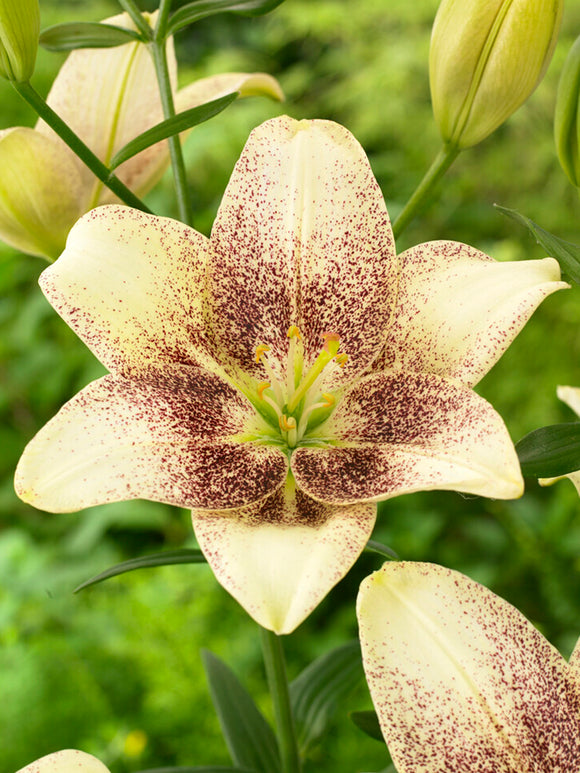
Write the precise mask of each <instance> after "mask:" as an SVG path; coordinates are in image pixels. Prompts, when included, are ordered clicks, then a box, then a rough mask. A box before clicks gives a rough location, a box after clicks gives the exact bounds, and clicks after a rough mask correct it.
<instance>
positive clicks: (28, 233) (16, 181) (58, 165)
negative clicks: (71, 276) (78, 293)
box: [0, 127, 81, 260]
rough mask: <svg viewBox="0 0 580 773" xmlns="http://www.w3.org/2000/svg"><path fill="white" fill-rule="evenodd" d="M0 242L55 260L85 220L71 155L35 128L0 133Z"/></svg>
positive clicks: (76, 171) (78, 180) (77, 174)
mask: <svg viewBox="0 0 580 773" xmlns="http://www.w3.org/2000/svg"><path fill="white" fill-rule="evenodd" d="M0 170H1V173H0V239H2V241H4V242H6V243H7V244H10V246H12V247H15V248H16V249H17V250H22V252H27V253H29V254H30V255H39V256H41V257H44V258H48V259H49V260H54V259H55V258H57V257H58V256H59V254H60V253H61V252H62V250H63V248H64V245H65V242H66V237H67V234H68V232H69V230H70V229H71V228H72V226H73V225H74V223H75V221H76V220H77V219H78V217H79V216H80V215H81V210H80V208H79V201H80V199H81V179H80V175H79V173H78V170H77V166H76V164H75V162H74V161H73V160H72V158H71V153H70V152H69V151H68V150H66V149H64V148H63V146H62V145H61V144H60V143H58V142H55V141H54V140H53V139H51V138H49V137H44V136H43V135H42V134H39V133H38V132H36V131H34V130H33V129H28V128H23V127H15V128H13V129H7V130H5V131H2V132H0Z"/></svg>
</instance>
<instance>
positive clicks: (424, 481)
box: [292, 371, 523, 504]
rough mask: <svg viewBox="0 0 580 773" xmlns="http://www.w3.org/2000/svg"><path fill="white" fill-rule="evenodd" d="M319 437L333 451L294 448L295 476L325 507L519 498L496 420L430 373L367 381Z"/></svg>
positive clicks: (460, 389)
mask: <svg viewBox="0 0 580 773" xmlns="http://www.w3.org/2000/svg"><path fill="white" fill-rule="evenodd" d="M319 434H320V435H321V436H325V435H327V436H328V437H330V438H333V439H334V442H335V444H336V445H334V446H333V447H330V448H328V449H319V448H306V447H304V448H298V449H297V450H296V451H295V452H294V454H293V455H292V471H293V473H294V475H295V477H296V481H297V482H298V485H299V486H300V488H302V489H303V490H304V491H306V492H307V493H308V494H309V495H310V496H312V497H314V498H315V499H319V500H321V501H323V502H329V503H336V504H346V503H347V502H355V501H368V500H375V501H378V500H382V499H388V498H389V497H393V496H399V495H400V494H407V493H410V492H411V491H419V490H429V489H452V490H454V491H462V492H466V493H470V494H480V495H482V496H487V497H496V498H499V499H511V498H514V497H518V496H521V494H522V493H523V480H522V476H521V472H520V467H519V463H518V459H517V456H516V453H515V450H514V447H513V443H512V441H511V440H510V437H509V435H508V432H507V429H506V427H505V425H504V423H503V421H502V419H501V417H500V416H499V415H498V414H497V413H496V411H495V410H494V409H493V408H492V406H491V405H490V404H489V403H488V402H486V401H485V400H484V399H483V398H481V397H479V396H478V395H476V394H475V392H473V391H472V390H470V389H467V388H466V387H464V386H463V385H461V384H458V383H457V382H454V381H452V380H450V379H444V378H441V377H439V376H435V375H433V374H430V373H405V372H402V371H401V372H385V373H380V374H375V375H372V376H367V377H365V378H364V379H362V380H361V381H359V382H358V384H357V385H356V386H355V387H354V388H353V389H351V390H350V391H349V392H347V393H346V395H345V397H344V398H343V400H342V402H341V403H340V404H339V405H338V406H337V408H336V410H335V412H334V413H333V414H332V416H331V417H330V419H329V421H328V422H327V424H326V425H324V426H323V427H321V428H320V430H319Z"/></svg>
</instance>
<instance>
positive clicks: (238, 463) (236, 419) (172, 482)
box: [15, 368, 288, 512]
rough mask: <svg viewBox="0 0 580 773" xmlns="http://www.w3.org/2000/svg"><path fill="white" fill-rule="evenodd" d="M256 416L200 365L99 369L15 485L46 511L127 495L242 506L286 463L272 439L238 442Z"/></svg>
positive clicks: (27, 458)
mask: <svg viewBox="0 0 580 773" xmlns="http://www.w3.org/2000/svg"><path fill="white" fill-rule="evenodd" d="M253 417H254V411H253V408H252V407H251V406H250V404H249V403H248V402H247V401H246V400H245V398H244V397H242V395H241V394H240V393H239V392H237V391H236V390H234V389H233V388H232V387H230V386H228V384H226V383H225V382H223V381H222V380H221V379H220V378H219V377H218V376H216V375H215V374H212V373H208V372H207V371H203V370H200V369H195V368H189V369H183V370H181V371H175V370H174V371H171V370H169V369H168V370H167V371H166V372H165V373H164V374H163V375H160V374H158V375H156V376H154V377H151V378H148V379H147V380H141V381H138V380H127V379H121V378H115V377H112V376H105V377H104V378H102V379H100V380H98V381H94V382H93V383H92V384H89V385H88V386H87V387H85V388H84V389H83V390H82V391H81V392H79V394H78V395H76V397H74V398H73V399H72V400H70V401H69V402H68V403H67V404H66V405H65V406H64V407H63V408H62V409H61V410H60V411H59V413H58V414H57V415H56V416H55V417H54V418H53V419H52V420H51V421H50V422H49V423H48V424H46V425H45V427H44V428H43V429H42V430H41V431H40V432H39V433H38V434H37V435H36V437H35V438H34V439H33V440H32V441H31V442H30V443H29V444H28V446H27V447H26V449H25V451H24V453H23V455H22V458H21V459H20V462H19V464H18V467H17V470H16V476H15V487H16V492H17V494H18V496H19V497H20V498H21V499H23V500H25V501H26V502H28V503H29V504H31V505H34V506H35V507H38V508H39V509H42V510H48V511H50V512H70V511H72V510H80V509H82V508H84V507H92V506H93V505H98V504H106V503H107V502H121V501H125V500H128V499H150V500H153V501H155V502H166V503H168V504H174V505H178V506H180V507H190V508H191V507H201V508H227V507H242V506H244V505H246V504H248V503H250V502H254V501H256V500H258V499H261V498H262V497H264V496H266V495H267V494H268V493H270V492H271V491H272V490H273V489H274V488H276V487H277V486H279V485H281V483H282V482H283V481H284V479H285V477H286V473H287V466H288V465H287V461H286V457H285V456H284V454H282V452H281V451H279V450H278V449H275V448H271V447H270V448H266V447H264V446H253V445H252V444H250V443H239V442H237V440H236V438H237V436H239V435H240V433H243V432H244V430H245V429H246V427H247V425H248V423H251V422H252V420H253Z"/></svg>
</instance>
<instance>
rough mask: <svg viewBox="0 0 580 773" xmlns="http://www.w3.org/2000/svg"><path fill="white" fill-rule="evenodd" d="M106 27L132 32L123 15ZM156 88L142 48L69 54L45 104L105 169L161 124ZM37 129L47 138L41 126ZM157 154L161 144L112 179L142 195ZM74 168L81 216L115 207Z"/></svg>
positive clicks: (99, 185) (85, 171) (84, 170)
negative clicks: (103, 206) (96, 208)
mask: <svg viewBox="0 0 580 773" xmlns="http://www.w3.org/2000/svg"><path fill="white" fill-rule="evenodd" d="M106 22H107V23H108V24H116V25H118V26H124V27H128V28H131V29H134V25H133V23H132V22H131V20H130V19H129V16H128V15H127V14H121V15H119V16H114V17H112V18H110V19H106ZM168 45H169V49H168V59H169V65H170V71H171V80H172V83H173V84H175V83H176V62H175V54H174V53H173V44H172V43H171V42H170V43H169V44H168ZM156 84H157V81H156V77H155V68H154V66H153V60H152V57H151V54H150V53H149V51H148V49H147V46H145V45H144V44H143V43H139V42H136V43H127V44H126V45H123V46H117V47H115V48H101V49H97V48H93V49H80V50H78V51H73V52H72V53H71V54H70V55H69V56H68V58H67V60H66V61H65V63H64V64H63V66H62V67H61V69H60V72H59V74H58V76H57V78H56V80H55V81H54V84H53V86H52V89H51V90H50V93H49V95H48V97H47V101H48V103H49V105H50V106H51V107H52V108H53V110H55V111H56V112H57V113H58V114H59V115H60V116H61V118H63V119H64V120H65V121H66V123H68V124H69V126H70V127H71V128H72V129H73V130H74V131H75V132H76V133H77V134H78V135H79V136H80V137H81V139H83V140H84V142H86V144H87V145H88V146H89V147H90V148H91V150H92V151H93V152H94V153H95V154H96V155H97V156H98V157H99V158H100V159H101V161H103V162H104V163H105V164H108V162H109V161H110V160H111V158H112V157H113V156H114V155H115V153H116V152H117V151H118V150H120V149H121V148H122V147H123V145H125V144H126V143H127V142H129V140H132V139H134V138H135V137H136V136H137V135H139V134H141V133H142V132H144V131H146V130H147V129H149V128H151V126H154V125H155V124H156V123H159V122H160V121H162V120H163V109H162V107H161V100H160V97H159V90H158V87H157V85H156ZM37 128H38V129H39V131H43V132H45V133H49V134H52V130H51V129H49V128H48V127H47V126H46V124H44V123H43V122H42V121H40V122H39V124H38V127H37ZM159 154H162V155H165V156H166V154H167V150H166V143H162V144H158V145H156V146H153V147H152V148H148V149H147V150H145V151H143V152H142V153H140V154H139V155H138V156H135V157H134V158H133V159H130V160H129V161H127V162H126V163H125V164H123V165H122V166H121V167H119V169H118V170H117V174H118V175H119V177H120V178H121V179H122V180H123V182H124V183H126V184H127V185H128V186H129V188H131V190H134V191H135V192H136V193H137V194H143V193H144V192H145V190H148V189H149V188H150V187H152V185H153V183H154V182H155V181H156V180H153V181H151V179H150V178H151V173H150V171H149V167H153V168H155V170H156V169H157V164H158V159H157V157H158V155H159ZM79 168H80V169H81V174H82V175H83V183H84V187H85V191H86V193H87V198H86V200H85V202H84V207H83V210H84V211H86V210H87V209H90V208H91V207H94V206H96V205H97V204H103V203H110V202H113V201H115V198H114V196H113V194H111V193H110V191H109V190H108V189H106V188H104V186H103V185H102V183H100V182H99V181H98V180H96V178H95V177H94V176H93V175H92V173H91V172H90V171H89V170H88V169H87V168H86V167H84V165H79ZM155 174H157V172H155Z"/></svg>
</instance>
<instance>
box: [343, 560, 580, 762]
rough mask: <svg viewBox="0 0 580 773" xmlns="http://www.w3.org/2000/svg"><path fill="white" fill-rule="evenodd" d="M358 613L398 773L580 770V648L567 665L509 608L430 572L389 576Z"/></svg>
mask: <svg viewBox="0 0 580 773" xmlns="http://www.w3.org/2000/svg"><path fill="white" fill-rule="evenodd" d="M357 606H358V619H359V625H360V640H361V647H362V654H363V665H364V669H365V674H366V678H367V682H368V684H369V688H370V691H371V696H372V699H373V703H374V705H375V709H376V712H377V715H378V717H379V722H380V725H381V729H382V732H383V735H384V738H385V740H386V742H387V745H388V747H389V752H390V753H391V757H392V759H393V762H394V764H395V766H396V768H397V770H398V771H399V773H574V772H575V771H578V770H580V646H579V644H577V645H576V648H575V650H574V652H573V654H572V656H571V657H570V661H569V662H566V660H564V658H563V657H562V656H561V655H560V653H559V652H558V651H557V650H556V649H555V648H554V647H553V646H552V645H551V644H550V643H549V642H548V641H547V640H546V639H545V638H544V637H543V636H542V635H541V634H540V633H539V632H538V631H537V630H536V629H535V628H534V626H533V625H532V624H531V623H530V622H529V621H528V620H526V618H525V617H524V616H523V615H522V614H521V613H520V612H519V611H518V610H517V609H515V608H514V607H512V606H511V604H508V602H507V601H504V600H503V599H501V598H499V597H498V596H496V595H495V594H493V593H492V592H491V591H489V590H487V588H484V587H483V586H482V585H479V584H478V583H476V582H473V580H470V579H469V578H468V577H466V576H465V575H463V574H460V573H459V572H455V571H452V570H451V569H445V568H444V567H442V566H436V565H434V564H423V563H411V562H400V563H397V562H394V563H391V564H385V565H384V566H383V568H382V569H381V570H380V571H378V572H375V573H374V574H372V575H371V576H370V577H367V579H366V580H364V581H363V583H362V584H361V588H360V592H359V597H358V604H357Z"/></svg>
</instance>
